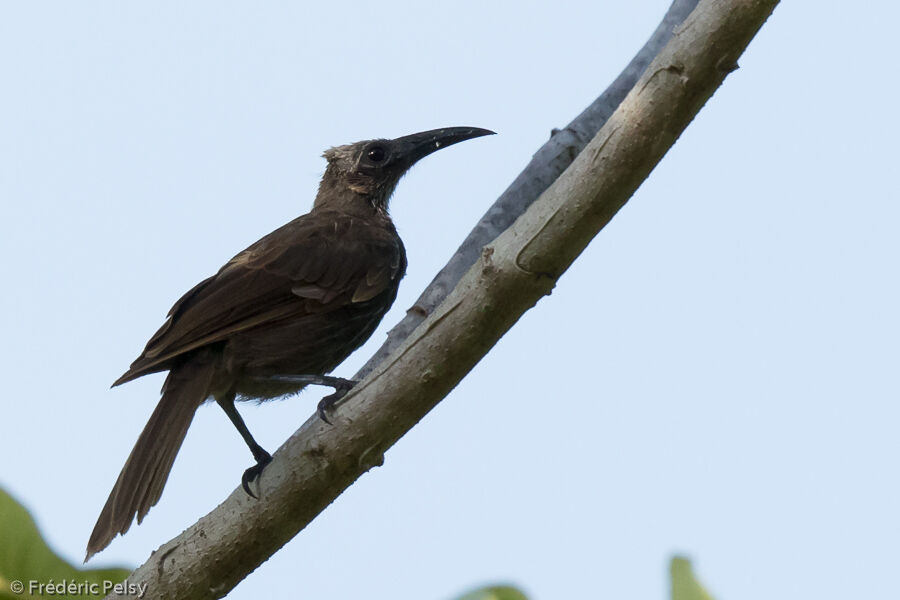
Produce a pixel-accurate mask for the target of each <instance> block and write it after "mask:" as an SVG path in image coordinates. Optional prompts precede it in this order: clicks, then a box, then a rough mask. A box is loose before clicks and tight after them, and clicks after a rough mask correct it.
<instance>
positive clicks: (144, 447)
mask: <svg viewBox="0 0 900 600" xmlns="http://www.w3.org/2000/svg"><path fill="white" fill-rule="evenodd" d="M213 373H214V369H213V367H212V366H211V365H206V364H196V363H187V364H184V365H183V366H180V367H176V368H175V369H173V370H172V371H170V372H169V376H168V377H167V378H166V382H165V384H164V385H163V390H162V398H161V399H160V401H159V404H157V405H156V409H155V410H154V411H153V414H152V415H151V416H150V420H149V421H147V425H146V426H144V430H143V431H142V432H141V435H140V437H139V438H138V441H137V443H136V444H135V445H134V449H133V450H132V451H131V454H130V455H129V456H128V460H127V461H125V466H124V467H122V472H121V473H119V478H118V479H117V480H116V485H114V486H113V489H112V491H111V492H110V493H109V498H108V499H107V500H106V505H105V506H104V507H103V510H102V511H101V512H100V517H99V518H98V519H97V524H96V525H94V531H93V532H92V533H91V539H90V540H89V541H88V545H87V556H86V557H85V559H84V562H87V561H88V560H89V559H90V558H91V556H93V555H94V554H96V553H97V552H100V551H101V550H103V549H104V548H106V547H107V546H108V545H109V543H110V542H111V541H112V540H113V538H114V537H116V535H118V534H120V533H125V532H126V531H128V528H129V527H131V522H132V520H133V519H134V517H135V515H137V522H138V525H140V523H141V521H142V520H143V519H144V517H145V516H146V515H147V512H148V511H149V510H150V507H151V506H153V505H154V504H156V503H157V502H158V501H159V498H160V496H162V491H163V487H164V486H165V485H166V479H168V477H169V471H171V470H172V464H173V463H174V462H175V455H176V454H178V450H179V448H181V443H182V442H183V441H184V436H185V434H187V430H188V427H190V425H191V421H192V420H193V419H194V413H195V412H196V411H197V408H198V407H199V406H200V405H201V404H202V403H203V401H204V400H206V398H207V397H208V396H209V394H210V384H211V383H212V378H213Z"/></svg>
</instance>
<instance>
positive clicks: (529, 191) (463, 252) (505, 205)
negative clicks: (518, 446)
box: [353, 0, 698, 379]
mask: <svg viewBox="0 0 900 600" xmlns="http://www.w3.org/2000/svg"><path fill="white" fill-rule="evenodd" d="M697 2H698V0H674V1H673V2H672V4H671V6H669V10H668V11H666V14H665V16H664V17H663V19H662V21H661V22H660V24H659V25H658V26H657V27H656V31H654V32H653V35H651V36H650V39H649V40H647V43H646V44H644V47H643V48H641V49H640V51H639V52H638V53H637V54H636V55H635V56H634V58H632V59H631V62H630V63H628V65H627V66H626V67H625V69H623V70H622V72H621V73H620V74H619V76H618V77H616V80H615V81H613V82H612V83H611V84H610V85H609V87H608V88H606V90H605V91H604V92H603V93H602V94H600V96H599V97H598V98H597V99H596V100H594V101H593V102H592V103H591V105H590V106H588V107H587V108H586V109H584V110H583V111H582V112H581V114H580V115H578V116H577V117H575V119H573V120H572V122H571V123H569V124H568V125H566V127H565V128H563V129H554V130H553V132H552V135H551V136H550V139H549V140H548V141H547V143H546V144H544V145H543V146H541V148H540V149H539V150H538V151H537V152H535V153H534V155H533V156H532V158H531V161H530V162H529V163H528V165H527V166H526V167H525V169H524V170H523V171H522V172H521V173H520V174H519V176H518V177H516V178H515V180H513V182H512V183H511V184H510V185H509V187H508V188H506V190H505V191H504V192H503V193H502V194H501V195H500V197H499V198H497V201H496V202H494V204H493V205H492V206H491V207H490V208H489V209H488V210H487V212H486V213H484V216H482V217H481V220H480V221H478V223H477V224H476V225H475V227H474V228H473V229H472V231H471V232H470V233H469V235H468V236H466V239H465V240H463V243H462V244H460V246H459V248H458V249H457V250H456V253H455V254H454V255H453V256H452V257H451V258H450V261H449V262H448V263H447V264H446V265H445V266H444V268H443V269H441V271H440V272H439V273H438V274H437V275H436V276H435V277H434V279H432V280H431V283H430V284H428V287H426V288H425V291H423V292H422V294H421V295H420V296H419V299H418V300H416V302H415V304H413V305H412V307H411V308H409V309H408V310H407V311H406V316H405V317H404V318H403V319H402V320H401V321H400V322H399V323H397V324H396V325H395V326H394V327H393V328H392V329H391V331H390V332H389V333H388V337H387V340H385V342H384V344H382V345H381V348H379V349H378V350H377V351H376V352H375V354H373V355H372V358H370V359H369V360H368V362H366V364H365V365H363V367H362V368H361V369H360V370H359V371H358V372H357V373H356V375H355V376H354V377H353V378H354V379H362V378H363V377H365V376H366V375H368V374H369V373H370V372H371V371H372V369H374V368H375V367H376V366H377V365H378V364H379V363H380V362H381V361H383V360H384V359H385V358H387V356H388V354H390V353H391V352H393V351H394V349H396V348H397V347H398V346H399V345H400V344H401V343H402V342H403V340H405V339H406V338H407V336H409V334H410V333H412V331H413V329H415V328H416V327H418V326H419V324H420V323H421V322H422V321H424V320H425V317H427V316H428V315H430V314H431V312H432V311H433V310H434V309H435V307H436V306H437V305H438V304H440V303H441V302H443V301H444V298H446V297H447V294H448V293H450V290H452V289H453V288H454V287H456V284H457V283H459V280H460V279H462V276H463V275H464V274H465V272H466V271H467V270H468V269H469V267H471V266H472V265H473V264H475V261H476V260H477V259H478V256H479V255H480V254H481V249H482V248H483V247H484V246H486V245H487V244H489V243H491V242H492V241H493V240H494V239H495V238H496V237H497V236H498V235H500V234H501V233H502V232H503V231H505V230H506V229H507V228H508V227H509V226H510V225H512V224H513V222H514V221H515V220H516V219H518V218H519V216H520V215H521V214H522V213H524V212H525V210H526V209H527V208H528V207H529V206H531V204H532V202H534V201H535V200H537V198H538V196H540V195H541V193H543V191H544V190H546V189H547V188H548V187H549V186H550V184H551V183H553V181H554V180H556V178H557V177H559V176H560V174H561V173H562V172H563V171H565V170H566V167H568V166H569V165H570V164H572V161H573V160H575V157H576V156H578V153H579V152H581V151H582V150H583V149H584V147H585V146H586V145H587V143H588V142H589V141H590V140H591V139H592V138H593V137H594V136H595V135H596V134H597V132H598V131H600V128H601V127H603V124H604V123H606V120H607V119H609V116H610V115H611V114H612V113H613V111H614V110H615V109H616V107H617V106H619V104H620V103H621V102H622V100H623V99H624V98H625V95H626V94H627V93H628V92H629V91H631V88H633V87H634V84H635V82H636V81H637V80H638V77H640V76H641V75H642V74H643V72H644V71H645V70H646V69H647V65H649V64H650V61H651V60H653V58H654V57H655V56H656V55H657V54H658V53H659V51H660V49H662V47H663V46H665V45H666V44H667V43H668V41H669V40H670V39H671V38H672V32H673V31H674V30H675V28H676V27H677V26H678V25H680V24H681V23H682V22H683V21H684V20H685V19H686V18H687V16H688V15H689V14H691V11H692V10H694V7H695V6H697Z"/></svg>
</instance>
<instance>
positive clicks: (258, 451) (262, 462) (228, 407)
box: [216, 392, 272, 498]
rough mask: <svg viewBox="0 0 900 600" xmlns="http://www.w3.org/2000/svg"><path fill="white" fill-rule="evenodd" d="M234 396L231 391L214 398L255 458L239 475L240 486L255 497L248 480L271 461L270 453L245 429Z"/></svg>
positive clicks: (254, 476)
mask: <svg viewBox="0 0 900 600" xmlns="http://www.w3.org/2000/svg"><path fill="white" fill-rule="evenodd" d="M234 396H235V394H234V392H231V393H229V394H226V395H225V396H222V397H221V398H216V402H218V403H219V406H221V407H222V410H224V411H225V414H226V415H228V418H229V419H231V422H232V424H234V427H235V428H236V429H237V430H238V433H240V434H241V437H242V438H244V442H246V443H247V446H248V447H249V448H250V452H252V453H253V458H255V459H256V464H255V465H253V466H252V467H250V468H249V469H247V470H246V471H244V475H243V476H242V477H241V487H242V488H244V491H245V492H247V495H248V496H252V497H254V498H256V494H254V493H253V492H251V491H250V482H251V481H253V480H254V479H256V478H257V477H259V475H260V473H262V472H263V469H265V468H266V465H267V464H269V463H270V462H272V455H271V454H269V453H268V452H266V451H265V449H264V448H263V447H262V446H260V445H259V444H257V443H256V440H254V439H253V435H251V434H250V430H249V429H247V425H246V423H244V419H242V418H241V414H240V413H239V412H238V411H237V407H235V405H234Z"/></svg>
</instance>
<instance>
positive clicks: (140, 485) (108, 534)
mask: <svg viewBox="0 0 900 600" xmlns="http://www.w3.org/2000/svg"><path fill="white" fill-rule="evenodd" d="M493 133H494V132H493V131H490V130H487V129H481V128H477V127H448V128H443V129H433V130H429V131H423V132H420V133H414V134H412V135H407V136H403V137H399V138H395V139H374V140H364V141H361V142H356V143H353V144H348V145H343V146H335V147H332V148H330V149H328V150H326V151H325V153H324V154H323V157H324V158H325V159H326V161H327V166H326V169H325V172H324V174H323V176H322V180H321V182H320V184H319V188H318V193H317V194H316V198H315V201H314V203H313V206H312V209H311V210H310V212H308V213H307V214H305V215H302V216H300V217H298V218H296V219H294V220H293V221H290V222H289V223H287V224H286V225H283V226H282V227H280V228H278V229H276V230H275V231H273V232H271V233H269V234H268V235H266V236H264V237H263V238H261V239H260V240H259V241H257V242H255V243H253V244H252V245H250V246H249V247H248V248H247V249H245V250H243V251H242V252H240V253H238V254H237V255H236V256H234V258H232V259H231V260H229V261H228V262H227V263H225V265H224V266H223V267H222V268H221V269H219V271H218V272H217V273H216V274H215V275H213V276H211V277H208V278H207V279H204V280H203V281H201V282H200V283H198V284H197V285H196V286H194V287H193V288H192V289H191V290H189V291H188V292H187V293H186V294H184V295H183V296H182V297H181V298H180V299H179V300H178V301H177V302H175V304H174V306H172V309H171V310H170V311H169V313H168V315H167V318H166V321H165V322H164V323H163V325H162V326H161V327H160V328H159V330H158V331H157V332H156V333H155V334H154V335H153V336H152V337H151V338H150V340H149V341H148V342H147V345H146V347H145V348H144V351H143V352H142V353H141V355H140V356H139V357H138V358H137V359H136V360H135V361H134V362H133V363H132V364H131V367H130V368H129V369H128V370H127V371H126V372H125V373H124V374H123V375H122V376H121V377H119V378H118V379H117V380H116V381H115V382H114V383H113V387H115V386H118V385H121V384H123V383H126V382H128V381H131V380H133V379H137V378H138V377H142V376H144V375H147V374H150V373H157V372H162V371H168V374H167V376H166V378H165V382H164V383H163V387H162V391H161V397H160V400H159V403H158V404H157V406H156V408H155V409H154V411H153V413H152V414H151V416H150V419H149V420H148V421H147V424H146V426H145V427H144V429H143V431H142V432H141V434H140V436H139V437H138V440H137V442H136V443H135V446H134V449H133V450H132V451H131V454H130V455H129V456H128V459H127V460H126V461H125V465H124V466H123V467H122V471H121V473H120V474H119V477H118V479H117V480H116V483H115V485H114V486H113V489H112V491H111V492H110V494H109V498H108V499H107V501H106V504H105V505H104V506H103V509H102V510H101V512H100V516H99V518H98V519H97V523H96V525H95V526H94V529H93V531H92V533H91V536H90V539H89V541H88V544H87V554H86V557H85V562H87V561H88V560H89V559H90V558H91V557H92V556H93V555H94V554H96V553H97V552H100V551H101V550H103V549H104V548H106V547H107V546H108V545H109V544H110V542H111V541H112V540H113V539H114V538H115V537H116V536H117V535H118V534H124V533H125V532H127V531H128V529H129V528H130V527H131V524H132V522H133V521H134V519H135V518H136V519H137V522H138V524H140V523H141V521H142V520H143V519H144V517H145V516H146V515H147V513H148V511H149V510H150V508H151V507H152V506H154V505H155V504H156V503H157V502H158V501H159V499H160V497H161V495H162V491H163V487H164V486H165V483H166V480H167V479H168V476H169V472H170V471H171V469H172V465H173V463H174V461H175V456H176V454H177V453H178V450H179V448H180V447H181V444H182V442H183V441H184V438H185V435H186V434H187V431H188V428H189V426H190V424H191V421H192V420H193V417H194V413H195V412H196V410H197V409H198V408H199V407H200V406H201V405H202V404H203V403H205V402H206V401H207V400H210V399H214V400H215V401H216V403H217V404H218V405H219V406H220V407H222V409H223V410H224V411H225V414H226V415H227V416H228V418H229V419H230V420H231V422H232V423H233V424H234V426H235V428H236V429H237V430H238V432H239V433H240V435H241V437H242V438H243V439H244V441H245V442H246V444H247V446H248V447H249V448H250V451H251V453H252V454H253V458H254V460H255V461H256V463H255V464H254V465H253V466H252V467H250V468H249V469H247V470H246V471H245V472H244V475H243V477H242V478H241V484H242V487H243V488H244V490H245V491H246V492H247V493H248V494H250V495H251V496H254V497H255V494H253V493H252V491H251V489H250V487H249V483H250V482H252V481H253V480H255V479H256V478H257V477H258V476H259V475H260V473H262V471H263V469H264V468H265V466H266V465H267V464H268V463H269V462H270V461H271V460H272V457H271V455H270V454H269V453H268V452H266V450H264V449H263V448H262V447H261V446H260V445H259V444H258V443H257V442H256V440H254V438H253V436H252V435H251V434H250V431H249V430H248V429H247V426H246V424H245V423H244V421H243V419H242V418H241V416H240V413H238V411H237V408H236V407H235V401H236V400H256V401H265V400H269V399H274V398H279V397H283V396H287V395H291V394H295V393H297V392H299V391H300V390H302V389H303V388H304V387H305V386H306V385H308V384H319V385H328V386H331V387H333V388H334V389H335V392H334V394H331V395H330V396H327V397H325V398H324V399H323V400H322V401H321V402H320V403H319V405H318V413H319V415H320V416H321V417H322V419H323V420H325V421H326V422H330V421H329V420H328V414H329V412H330V411H331V410H332V409H333V407H334V403H335V402H336V401H337V399H338V398H340V397H341V396H342V395H343V394H345V393H346V392H347V391H348V390H349V389H350V388H351V387H352V385H353V383H355V382H353V381H351V380H347V379H342V378H337V377H330V376H327V373H330V372H331V371H332V370H333V369H334V368H336V367H337V366H338V365H339V364H340V363H341V362H343V360H344V359H345V358H347V356H349V355H350V354H351V353H352V352H353V351H354V350H356V349H357V348H358V347H359V346H360V345H362V344H363V342H365V341H366V340H367V339H368V338H369V337H370V336H371V335H372V333H373V332H374V331H375V328H376V327H377V326H378V324H379V323H380V322H381V319H382V317H384V315H385V313H386V312H387V311H388V309H389V308H390V306H391V305H392V304H393V302H394V300H395V298H396V297H397V290H398V287H399V283H400V280H401V279H402V278H403V276H404V274H405V273H406V266H407V260H406V250H405V249H404V246H403V242H402V241H401V239H400V236H399V235H398V233H397V230H396V228H395V227H394V224H393V222H392V220H391V217H390V215H389V213H388V202H389V200H390V198H391V195H392V193H393V192H394V189H395V188H396V186H397V183H398V182H399V180H400V178H401V177H402V176H403V175H404V174H405V173H406V172H408V171H409V169H410V168H411V167H412V166H413V165H414V164H415V163H416V162H418V161H419V160H420V159H422V158H424V157H425V156H428V155H429V154H431V153H433V152H435V151H437V150H439V149H442V148H446V147H448V146H451V145H453V144H456V143H459V142H462V141H464V140H468V139H472V138H477V137H481V136H485V135H491V134H493Z"/></svg>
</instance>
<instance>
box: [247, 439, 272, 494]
mask: <svg viewBox="0 0 900 600" xmlns="http://www.w3.org/2000/svg"><path fill="white" fill-rule="evenodd" d="M259 450H260V452H254V455H255V456H254V458H256V464H255V465H253V466H252V467H250V468H249V469H247V470H246V471H244V475H243V476H242V477H241V487H242V488H244V491H245V492H247V495H248V496H251V497H253V498H256V499H257V500H259V497H258V496H257V495H256V494H254V493H253V492H252V491H251V490H250V482H252V481H254V480H255V479H256V478H257V477H259V476H260V475H261V474H262V472H263V469H265V468H266V465H268V464H269V463H270V462H272V455H271V454H269V453H268V452H266V451H265V450H263V449H262V448H260V449H259Z"/></svg>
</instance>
